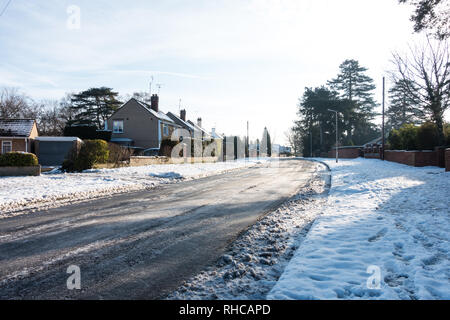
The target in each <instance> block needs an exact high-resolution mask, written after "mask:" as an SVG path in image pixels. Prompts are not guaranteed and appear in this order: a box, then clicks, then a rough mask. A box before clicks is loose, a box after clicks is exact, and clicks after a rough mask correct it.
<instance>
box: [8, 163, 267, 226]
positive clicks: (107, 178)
mask: <svg viewBox="0 0 450 320" xmlns="http://www.w3.org/2000/svg"><path fill="white" fill-rule="evenodd" d="M265 161H268V160H267V159H265V158H260V159H259V160H256V159H250V160H244V159H241V160H237V161H229V162H217V163H198V164H167V165H150V166H143V167H125V168H117V169H92V170H86V171H85V172H83V173H60V172H56V173H44V174H42V175H40V176H37V177H0V219H1V218H5V217H10V216H13V215H17V214H23V213H25V212H24V210H25V211H27V212H28V211H32V210H38V209H44V208H49V207H56V206H61V205H64V204H67V203H72V202H77V201H84V200H88V199H92V198H97V197H101V196H110V195H112V194H116V193H120V192H129V191H137V190H143V189H145V188H152V187H154V186H157V185H159V184H163V183H171V182H176V181H179V180H181V179H194V178H200V177H204V176H208V175H212V174H218V173H222V172H226V171H229V170H233V169H238V168H243V167H246V166H252V165H255V164H257V163H261V162H265Z"/></svg>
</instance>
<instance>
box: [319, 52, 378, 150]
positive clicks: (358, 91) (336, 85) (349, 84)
mask: <svg viewBox="0 0 450 320" xmlns="http://www.w3.org/2000/svg"><path fill="white" fill-rule="evenodd" d="M339 70H340V72H339V74H338V76H337V78H335V79H333V80H331V81H328V85H329V86H330V88H331V89H332V90H334V91H336V92H337V93H338V96H339V98H340V99H341V100H344V101H346V108H345V112H344V121H345V128H346V131H347V138H348V139H349V142H350V143H351V142H355V141H361V139H362V135H364V136H365V135H366V134H364V131H366V128H367V126H370V121H371V120H373V118H374V117H375V115H376V114H375V112H374V109H375V107H376V103H375V100H374V97H373V91H374V90H375V88H376V87H375V85H374V84H373V79H372V78H370V77H369V76H367V75H366V74H365V72H366V71H367V68H364V67H362V66H360V65H359V62H358V61H356V60H345V61H344V62H343V63H342V64H341V65H340V66H339ZM354 137H355V138H354Z"/></svg>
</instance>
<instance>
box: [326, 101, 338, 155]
mask: <svg viewBox="0 0 450 320" xmlns="http://www.w3.org/2000/svg"><path fill="white" fill-rule="evenodd" d="M328 111H330V112H334V113H336V163H338V159H339V151H338V146H339V140H338V112H337V111H336V110H333V109H328Z"/></svg>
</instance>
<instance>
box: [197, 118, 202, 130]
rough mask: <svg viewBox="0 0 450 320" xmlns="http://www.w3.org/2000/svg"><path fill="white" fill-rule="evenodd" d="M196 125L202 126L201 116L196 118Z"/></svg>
mask: <svg viewBox="0 0 450 320" xmlns="http://www.w3.org/2000/svg"><path fill="white" fill-rule="evenodd" d="M197 125H198V126H199V127H200V128H201V127H202V118H198V119H197Z"/></svg>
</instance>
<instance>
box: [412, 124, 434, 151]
mask: <svg viewBox="0 0 450 320" xmlns="http://www.w3.org/2000/svg"><path fill="white" fill-rule="evenodd" d="M438 145H439V137H438V130H437V126H436V125H435V124H434V123H431V122H425V123H424V124H422V125H421V126H420V127H419V128H418V129H417V148H418V149H419V150H433V149H434V147H437V146H438Z"/></svg>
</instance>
